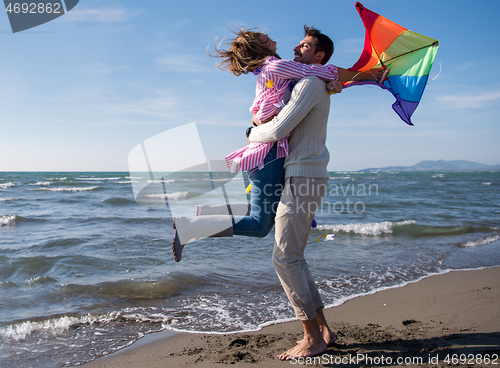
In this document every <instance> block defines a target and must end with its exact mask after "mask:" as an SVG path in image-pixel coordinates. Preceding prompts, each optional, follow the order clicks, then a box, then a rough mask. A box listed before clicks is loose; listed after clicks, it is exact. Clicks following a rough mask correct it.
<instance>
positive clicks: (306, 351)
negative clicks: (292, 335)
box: [278, 339, 328, 360]
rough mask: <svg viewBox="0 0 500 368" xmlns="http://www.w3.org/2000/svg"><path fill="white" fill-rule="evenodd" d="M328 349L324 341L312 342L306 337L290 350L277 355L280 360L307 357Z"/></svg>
mask: <svg viewBox="0 0 500 368" xmlns="http://www.w3.org/2000/svg"><path fill="white" fill-rule="evenodd" d="M327 349H328V347H327V345H326V342H324V341H321V342H319V343H313V342H311V341H309V340H308V339H304V340H302V341H299V343H298V344H297V345H296V346H295V347H293V348H291V349H290V350H288V351H286V352H284V353H283V354H280V355H278V359H280V360H291V359H295V358H307V357H312V356H315V355H318V354H322V353H324V352H326V350H327Z"/></svg>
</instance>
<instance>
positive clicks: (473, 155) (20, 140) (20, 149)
mask: <svg viewBox="0 0 500 368" xmlns="http://www.w3.org/2000/svg"><path fill="white" fill-rule="evenodd" d="M354 3H355V1H344V0H335V1H334V0H329V1H321V0H319V1H315V2H313V3H310V4H313V5H308V4H306V3H305V2H303V1H267V2H264V3H260V4H256V5H252V3H251V2H234V1H216V2H211V1H193V0H183V1H163V0H162V1H160V0H141V1H139V0H135V1H132V0H129V1H126V0H123V1H120V0H80V3H79V4H78V5H77V6H76V7H75V8H74V9H73V10H71V11H70V12H69V13H67V14H65V15H64V16H62V17H60V18H58V19H56V20H54V21H52V22H49V23H46V24H43V25H41V26H38V27H35V28H32V29H30V30H26V31H23V32H19V33H16V34H13V33H12V31H11V28H10V25H9V21H8V17H7V14H6V13H3V15H0V40H1V44H2V52H1V53H0V124H1V132H0V149H1V154H0V171H127V170H128V164H127V157H128V154H129V152H130V151H131V150H132V149H133V148H134V147H135V146H136V145H138V144H140V142H142V141H144V140H146V139H148V138H150V137H153V136H155V135H157V134H159V133H162V132H164V131H166V130H168V129H172V128H174V127H177V126H180V125H183V124H188V123H192V122H196V123H197V125H198V129H199V132H200V135H201V137H202V142H203V147H204V150H205V154H206V156H207V157H208V158H213V159H221V158H223V156H224V155H225V154H227V153H230V152H231V151H233V150H235V149H237V148H239V147H241V146H244V145H245V144H246V138H245V136H244V132H245V130H246V127H247V126H249V124H250V119H251V115H250V113H249V111H248V109H249V107H250V105H251V103H252V101H253V98H254V93H255V82H256V80H255V77H254V76H253V75H247V76H240V77H234V76H233V75H232V74H231V73H229V72H223V71H219V70H217V69H216V68H215V63H216V61H217V60H216V59H214V58H211V57H209V56H208V55H207V48H208V49H211V48H212V46H213V44H214V40H215V39H216V38H219V39H221V38H223V37H231V33H230V31H229V30H228V27H229V26H233V27H245V28H250V27H261V29H262V30H263V31H265V32H267V33H268V34H269V35H270V36H271V37H272V38H274V39H275V40H276V41H277V42H278V53H279V54H280V56H281V57H282V58H284V59H290V58H293V53H292V49H293V47H294V46H295V45H297V43H298V42H299V41H300V40H301V39H302V38H303V25H304V24H307V25H315V26H316V27H317V28H319V29H320V30H321V31H323V32H324V33H326V34H328V35H329V36H330V37H331V38H332V39H333V41H334V43H335V47H336V49H335V53H334V55H333V57H332V59H331V63H334V64H336V65H338V66H341V67H345V68H347V67H350V66H352V65H353V64H354V63H355V62H356V61H357V59H358V57H359V55H360V53H361V51H362V48H363V42H364V28H363V25H362V22H361V19H360V18H359V15H358V13H357V11H356V9H355V7H354ZM362 3H363V5H365V6H366V7H367V8H369V9H371V10H373V11H375V12H377V13H379V14H381V15H383V16H385V17H387V18H389V19H391V20H392V21H394V22H396V23H398V24H400V25H402V26H404V27H406V28H408V29H410V30H412V31H415V32H417V33H420V34H423V35H426V36H428V37H432V38H435V39H437V40H439V41H440V48H439V51H438V53H437V57H436V60H435V63H434V67H433V69H432V71H431V78H434V77H436V76H437V75H438V73H439V70H440V65H441V66H442V72H441V73H440V74H439V76H438V77H437V79H435V80H434V81H431V82H430V83H429V84H428V86H427V89H426V91H425V93H424V96H423V98H422V101H421V103H420V106H419V107H418V109H417V110H416V112H415V114H414V115H413V118H412V119H413V122H414V124H415V126H414V127H409V126H407V125H406V124H404V123H403V122H402V121H400V120H399V118H398V117H397V115H396V114H395V113H394V112H393V111H392V108H391V105H392V103H393V100H394V99H393V97H392V95H391V94H390V93H388V92H386V91H383V90H380V89H377V88H375V87H367V86H365V87H353V88H350V89H347V90H345V91H344V92H343V93H342V94H340V95H335V96H333V97H332V98H331V112H330V118H329V128H328V129H329V132H328V142H327V146H328V149H329V151H330V155H331V159H330V164H329V166H328V168H329V169H330V170H336V171H337V170H338V171H347V170H360V169H364V168H367V167H381V166H393V165H413V164H415V163H417V162H419V161H421V160H438V159H444V160H470V161H476V162H481V163H484V164H500V144H499V143H498V137H500V134H499V133H500V132H499V130H500V125H499V122H500V118H499V116H500V81H499V78H498V73H497V71H496V69H497V64H498V60H499V59H500V58H499V56H500V55H499V54H500V50H499V48H498V39H499V36H500V31H499V28H498V26H497V23H496V22H497V14H498V13H499V11H500V1H497V0H490V1H484V0H478V1H474V2H470V1H454V2H450V1H435V0H434V1H428V0H419V1H416V0H413V1H406V0H383V1H381V0H378V1H375V0H365V1H363V2H362ZM166 159H174V158H166Z"/></svg>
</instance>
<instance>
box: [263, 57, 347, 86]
mask: <svg viewBox="0 0 500 368" xmlns="http://www.w3.org/2000/svg"><path fill="white" fill-rule="evenodd" d="M268 70H269V72H270V73H272V74H274V75H276V76H277V77H279V78H282V79H302V78H305V77H312V76H314V77H318V78H320V79H322V80H324V81H332V80H337V79H338V73H337V67H336V66H335V65H332V64H329V65H320V64H303V63H299V62H297V61H292V60H279V59H278V60H274V61H273V62H271V63H270V64H269V66H268Z"/></svg>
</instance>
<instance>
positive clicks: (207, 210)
mask: <svg viewBox="0 0 500 368" xmlns="http://www.w3.org/2000/svg"><path fill="white" fill-rule="evenodd" d="M229 210H231V212H229ZM194 212H195V214H196V216H213V215H232V216H248V215H250V205H249V204H248V203H233V204H231V205H228V204H219V205H216V206H205V205H202V204H198V205H196V209H195V210H194Z"/></svg>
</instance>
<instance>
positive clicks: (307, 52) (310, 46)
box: [293, 36, 323, 64]
mask: <svg viewBox="0 0 500 368" xmlns="http://www.w3.org/2000/svg"><path fill="white" fill-rule="evenodd" d="M293 52H294V54H295V57H294V58H293V60H294V61H298V62H300V63H304V64H315V63H319V62H320V61H321V59H322V58H323V56H322V55H320V54H321V53H319V52H318V53H317V54H316V46H315V45H314V39H313V38H312V37H311V36H307V37H306V38H304V39H303V40H302V41H300V43H299V44H298V45H297V46H295V47H294V49H293Z"/></svg>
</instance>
